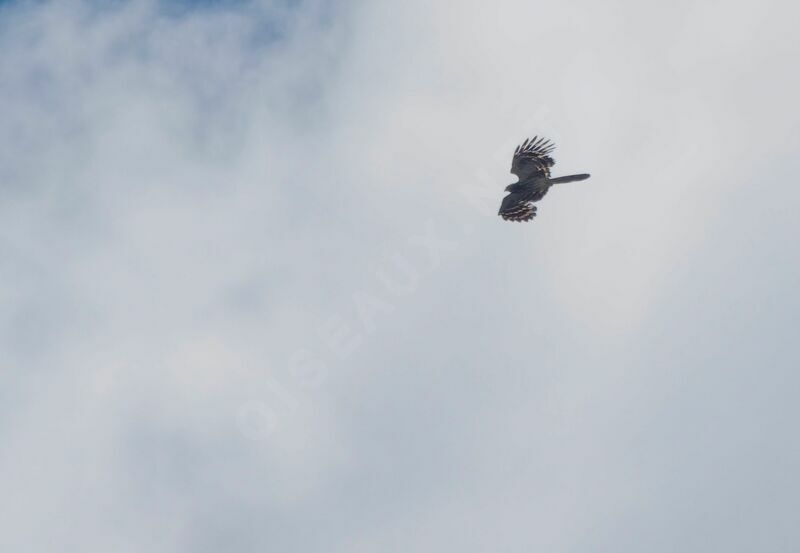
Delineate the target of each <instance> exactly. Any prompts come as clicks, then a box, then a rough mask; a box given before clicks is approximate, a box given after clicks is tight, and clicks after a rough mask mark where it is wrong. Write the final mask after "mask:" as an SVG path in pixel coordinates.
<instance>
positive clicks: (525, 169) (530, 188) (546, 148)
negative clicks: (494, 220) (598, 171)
mask: <svg viewBox="0 0 800 553" xmlns="http://www.w3.org/2000/svg"><path fill="white" fill-rule="evenodd" d="M555 147H556V146H555V144H553V143H552V142H550V141H549V140H545V139H544V138H539V137H536V136H534V137H533V140H530V139H529V140H526V141H525V142H523V143H522V144H520V145H519V146H517V149H516V150H514V159H513V160H512V161H511V172H512V173H514V174H515V175H517V177H519V180H518V181H517V182H515V183H514V184H509V185H508V186H506V192H508V193H509V194H508V196H506V197H505V198H503V203H502V204H500V211H499V212H498V215H500V217H502V218H503V219H505V220H506V221H517V222H519V221H530V220H531V219H533V218H534V217H536V206H535V205H533V202H538V201H539V200H541V199H542V198H544V195H545V194H547V191H548V190H550V187H551V186H553V185H554V184H559V183H562V182H573V181H577V180H586V179H588V178H589V175H588V174H582V175H569V176H568V177H558V178H555V179H551V178H550V168H551V167H552V166H553V165H555V161H553V158H552V157H550V152H552V151H553V150H554V149H555Z"/></svg>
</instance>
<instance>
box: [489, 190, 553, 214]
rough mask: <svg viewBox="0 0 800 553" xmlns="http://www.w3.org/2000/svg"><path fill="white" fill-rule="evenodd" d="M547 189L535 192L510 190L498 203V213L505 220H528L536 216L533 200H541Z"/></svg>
mask: <svg viewBox="0 0 800 553" xmlns="http://www.w3.org/2000/svg"><path fill="white" fill-rule="evenodd" d="M546 193H547V190H546V189H545V190H544V191H541V190H539V191H536V192H527V191H526V192H512V193H511V194H509V195H508V196H506V197H505V198H503V203H501V204H500V211H499V212H498V215H500V217H502V218H503V219H505V220H506V221H517V222H521V221H530V220H531V219H533V218H534V217H536V206H535V205H533V202H536V201H539V200H541V199H542V198H543V197H544V195H545V194H546Z"/></svg>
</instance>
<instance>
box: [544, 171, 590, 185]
mask: <svg viewBox="0 0 800 553" xmlns="http://www.w3.org/2000/svg"><path fill="white" fill-rule="evenodd" d="M588 178H589V174H588V173H583V174H581V175H568V176H566V177H556V178H554V179H550V184H561V183H562V182H575V181H578V180H586V179H588Z"/></svg>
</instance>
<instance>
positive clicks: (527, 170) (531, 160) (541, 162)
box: [511, 136, 556, 182]
mask: <svg viewBox="0 0 800 553" xmlns="http://www.w3.org/2000/svg"><path fill="white" fill-rule="evenodd" d="M555 147H556V146H555V144H553V143H552V142H550V141H549V140H547V139H545V138H539V137H538V136H534V137H533V140H531V139H528V140H525V142H523V143H522V144H520V145H519V146H517V149H516V150H514V159H513V160H512V161H511V172H512V173H513V174H515V175H517V176H518V177H519V180H520V182H521V181H524V180H527V179H529V178H536V177H547V178H549V177H550V167H552V166H553V165H555V163H556V162H555V161H554V160H553V158H552V157H550V152H552V151H553V150H554V149H555Z"/></svg>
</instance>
